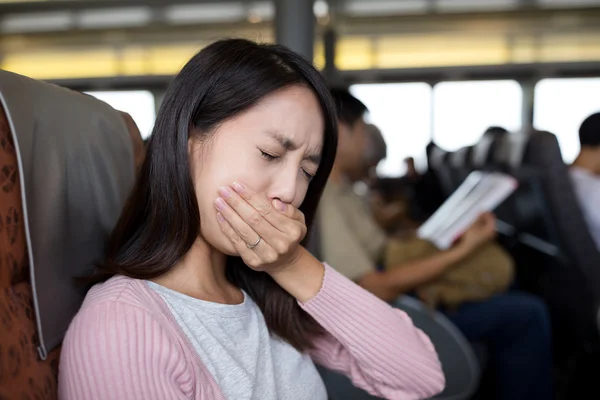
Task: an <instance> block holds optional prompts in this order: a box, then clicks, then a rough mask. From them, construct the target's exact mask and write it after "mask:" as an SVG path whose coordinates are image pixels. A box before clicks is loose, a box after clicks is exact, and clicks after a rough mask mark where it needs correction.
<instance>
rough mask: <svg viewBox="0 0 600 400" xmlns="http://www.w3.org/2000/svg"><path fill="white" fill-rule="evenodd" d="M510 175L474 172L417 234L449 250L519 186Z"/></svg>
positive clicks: (442, 248) (440, 247)
mask: <svg viewBox="0 0 600 400" xmlns="http://www.w3.org/2000/svg"><path fill="white" fill-rule="evenodd" d="M517 186H518V183H517V180H516V179H515V178H513V177H512V176H510V175H506V174H502V173H498V172H491V173H490V172H481V171H474V172H472V173H471V174H470V175H469V176H468V177H467V179H465V181H464V182H463V183H462V185H460V187H459V188H458V189H456V191H455V192H454V193H452V195H451V196H450V197H449V198H448V199H447V200H446V201H445V202H444V204H442V206H441V207H440V208H439V209H438V210H437V211H436V212H435V213H434V214H433V215H432V216H431V217H430V218H429V219H428V220H427V221H426V222H425V223H424V224H423V225H421V227H420V228H419V229H418V231H417V236H418V237H419V238H421V239H426V240H429V241H430V242H432V243H433V244H435V245H436V246H437V247H438V248H439V249H441V250H445V249H448V248H450V247H451V246H452V244H453V243H454V241H455V240H456V239H458V238H459V237H460V236H461V235H462V234H463V233H464V232H465V231H466V230H467V229H468V228H469V226H471V225H472V224H473V222H475V220H476V219H477V217H478V216H479V215H481V214H482V213H484V212H489V211H493V210H494V209H495V208H496V207H498V206H499V205H500V204H501V203H502V202H503V201H504V200H505V199H506V198H507V197H508V196H510V194H512V193H513V192H514V191H515V190H516V189H517Z"/></svg>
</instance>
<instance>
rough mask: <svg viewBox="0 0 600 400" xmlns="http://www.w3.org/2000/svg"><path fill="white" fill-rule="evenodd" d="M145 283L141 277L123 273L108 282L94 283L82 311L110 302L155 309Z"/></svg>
mask: <svg viewBox="0 0 600 400" xmlns="http://www.w3.org/2000/svg"><path fill="white" fill-rule="evenodd" d="M145 285H146V283H145V282H144V281H142V280H139V279H133V278H128V277H126V276H121V275H117V276H114V277H112V278H110V279H109V280H107V281H106V282H103V283H99V284H97V285H94V286H93V287H92V288H91V289H90V290H89V291H88V293H87V295H86V296H85V300H84V302H83V305H82V306H81V311H84V310H86V309H88V308H90V307H94V306H96V305H99V304H104V303H110V302H116V303H120V304H123V305H130V306H136V307H139V308H140V309H146V310H148V311H150V310H152V309H153V307H152V303H153V302H152V300H153V299H152V297H151V296H149V291H148V290H147V288H146V287H145ZM81 311H80V312H81Z"/></svg>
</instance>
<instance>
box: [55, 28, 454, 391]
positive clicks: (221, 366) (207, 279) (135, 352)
mask: <svg viewBox="0 0 600 400" xmlns="http://www.w3.org/2000/svg"><path fill="white" fill-rule="evenodd" d="M336 143H337V130H336V115H335V106H334V103H333V101H332V99H331V96H330V94H329V91H328V89H327V87H326V84H325V82H324V80H323V78H322V77H321V75H320V74H319V72H318V71H317V70H316V69H314V67H312V66H311V65H310V64H309V63H308V62H306V61H305V60H304V59H303V58H302V57H300V56H299V55H296V54H295V53H293V52H291V51H290V50H288V49H286V48H284V47H282V46H276V45H259V44H255V43H252V42H249V41H246V40H224V41H220V42H216V43H214V44H212V45H210V46H208V47H206V48H205V49H203V50H202V51H200V52H199V53H198V54H197V55H196V56H194V57H193V58H192V59H191V60H190V61H189V62H188V64H187V65H186V66H185V67H184V68H183V69H182V71H181V72H180V73H179V75H178V76H177V77H176V78H175V79H174V81H173V83H172V84H171V86H170V88H169V90H168V91H167V94H166V96H165V99H164V101H163V103H162V106H161V108H160V111H159V113H158V116H157V120H156V125H155V127H154V132H153V134H152V137H151V139H150V143H149V145H148V149H147V155H146V158H145V160H144V162H143V165H142V168H141V170H140V171H139V177H138V181H137V184H136V187H135V189H134V191H133V193H132V195H131V198H130V199H129V202H128V205H127V206H126V207H125V209H124V210H123V213H122V215H121V218H120V220H119V222H118V224H117V226H116V228H115V230H114V232H113V234H112V237H111V239H110V243H109V246H108V251H107V254H106V259H105V260H104V262H102V263H101V265H100V266H99V269H98V275H97V277H98V280H100V281H103V282H102V283H99V284H97V285H96V286H94V287H93V288H92V289H91V290H90V291H89V293H88V295H87V297H86V300H85V302H84V304H83V305H82V307H81V309H80V310H79V312H78V314H77V315H76V317H75V318H74V320H73V321H72V323H71V326H70V327H69V330H68V332H67V334H66V337H65V340H64V343H63V347H62V354H61V359H60V373H59V397H60V398H61V399H64V400H70V399H77V400H79V399H90V400H93V399H103V400H106V399H114V400H117V399H147V400H153V399H199V400H200V399H201V400H213V399H230V400H238V399H261V400H280V399H311V400H325V399H326V398H327V392H326V388H325V386H324V384H323V381H322V379H321V378H320V375H319V374H318V372H317V370H316V368H315V366H314V364H313V362H314V363H318V364H321V365H323V366H324V367H326V368H329V369H333V370H336V371H339V372H341V373H344V374H346V375H348V376H349V377H350V378H351V379H352V381H353V382H354V383H355V384H356V385H357V386H359V387H361V388H363V389H365V390H366V391H368V392H370V393H372V394H374V395H377V396H379V397H384V398H388V399H407V398H411V399H412V398H429V397H431V396H433V395H435V394H436V393H438V392H440V391H441V390H442V389H443V387H444V376H443V372H442V370H441V367H440V364H439V360H438V357H437V354H436V352H435V349H434V348H433V345H432V344H431V341H430V340H429V338H428V337H427V336H426V335H425V334H423V333H422V332H421V331H420V330H418V329H416V328H415V327H414V326H413V324H412V322H411V320H410V319H409V318H408V317H407V316H406V314H405V313H403V312H400V311H398V310H395V309H393V308H392V307H390V306H389V305H388V304H386V303H385V302H383V301H381V300H380V299H378V298H376V297H375V296H373V295H371V294H370V293H368V292H367V291H366V290H364V289H362V288H361V287H359V286H358V285H356V284H354V283H353V282H351V281H350V280H348V279H346V278H345V277H343V276H342V275H340V274H339V273H337V272H336V271H335V270H333V269H332V268H330V267H329V266H327V265H324V264H322V263H321V262H319V261H318V260H317V259H315V258H314V257H313V256H311V255H310V254H309V253H308V252H307V251H306V250H305V249H304V247H303V244H304V243H305V242H304V240H303V239H304V237H305V234H306V232H307V230H308V229H310V226H311V224H312V220H313V217H314V215H315V211H316V208H317V205H318V203H319V198H320V194H321V192H322V190H323V188H324V186H325V184H326V182H327V179H328V176H329V173H330V171H331V168H332V166H333V162H334V158H335V153H336ZM305 221H306V222H305ZM365 326H369V329H368V330H365V329H364V327H365ZM373 335H376V336H378V337H380V338H381V340H373ZM397 336H399V337H402V339H403V340H402V341H398V340H395V337H397Z"/></svg>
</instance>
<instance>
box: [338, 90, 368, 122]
mask: <svg viewBox="0 0 600 400" xmlns="http://www.w3.org/2000/svg"><path fill="white" fill-rule="evenodd" d="M331 96H332V97H333V101H334V102H335V109H336V111H337V117H338V119H339V120H340V121H343V122H345V123H346V124H348V125H350V126H353V125H354V124H355V123H356V121H358V120H359V119H360V118H362V117H363V116H364V115H365V113H366V112H367V111H368V110H367V106H365V105H364V104H363V102H362V101H360V100H359V99H357V98H356V97H354V96H352V95H351V94H350V92H349V91H348V90H346V89H335V88H334V89H331Z"/></svg>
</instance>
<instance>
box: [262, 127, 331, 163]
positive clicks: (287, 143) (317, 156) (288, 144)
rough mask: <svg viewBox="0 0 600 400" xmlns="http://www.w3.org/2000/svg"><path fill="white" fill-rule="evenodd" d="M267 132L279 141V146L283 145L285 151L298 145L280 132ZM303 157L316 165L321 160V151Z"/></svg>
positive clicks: (294, 148) (296, 147)
mask: <svg viewBox="0 0 600 400" xmlns="http://www.w3.org/2000/svg"><path fill="white" fill-rule="evenodd" d="M267 133H268V134H269V136H271V137H272V138H273V139H275V140H276V141H277V142H279V144H280V145H281V147H283V148H284V149H285V150H287V151H291V150H296V149H298V147H299V146H298V144H297V143H294V142H293V141H292V140H290V139H289V138H287V137H285V136H284V135H283V134H281V133H280V132H277V131H268V132H267ZM305 159H306V160H308V161H311V162H313V163H315V164H317V165H318V164H319V163H320V162H321V153H311V154H308V155H307V156H306V157H305Z"/></svg>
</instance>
